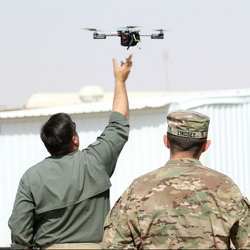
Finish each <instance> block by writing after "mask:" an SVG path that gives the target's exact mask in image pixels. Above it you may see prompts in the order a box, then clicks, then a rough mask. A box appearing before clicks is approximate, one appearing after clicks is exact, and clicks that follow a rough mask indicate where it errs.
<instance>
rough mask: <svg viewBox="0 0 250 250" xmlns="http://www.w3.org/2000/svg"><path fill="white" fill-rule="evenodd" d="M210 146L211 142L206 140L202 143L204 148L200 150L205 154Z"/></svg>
mask: <svg viewBox="0 0 250 250" xmlns="http://www.w3.org/2000/svg"><path fill="white" fill-rule="evenodd" d="M210 145H211V140H207V141H206V143H204V146H203V149H202V152H205V151H207V150H208V148H209V147H210Z"/></svg>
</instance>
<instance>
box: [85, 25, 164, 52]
mask: <svg viewBox="0 0 250 250" xmlns="http://www.w3.org/2000/svg"><path fill="white" fill-rule="evenodd" d="M137 28H138V27H137V26H126V27H124V28H121V29H118V30H117V31H116V33H110V34H106V33H100V30H98V29H95V28H82V29H84V30H88V31H92V32H93V38H94V39H106V38H107V37H109V36H110V37H111V36H118V37H120V41H121V46H125V47H127V49H129V48H130V47H133V46H136V45H137V44H138V42H140V41H141V37H150V38H151V39H164V31H165V30H163V29H156V30H155V31H157V33H152V34H140V30H138V29H137Z"/></svg>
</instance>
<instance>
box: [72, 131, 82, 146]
mask: <svg viewBox="0 0 250 250" xmlns="http://www.w3.org/2000/svg"><path fill="white" fill-rule="evenodd" d="M72 143H73V145H74V146H75V147H79V145H80V140H79V136H78V134H75V135H73V137H72Z"/></svg>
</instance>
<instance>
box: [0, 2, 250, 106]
mask: <svg viewBox="0 0 250 250" xmlns="http://www.w3.org/2000/svg"><path fill="white" fill-rule="evenodd" d="M249 13H250V1H248V0H154V1H151V0H147V1H145V0H136V1H135V0H126V1H117V0H105V1H104V0H103V1H101V0H99V1H98V0H91V1H87V0H71V1H69V0H22V1H20V0H8V1H7V0H0V31H1V34H0V37H1V38H0V85H1V91H0V105H5V106H21V105H23V104H24V103H25V102H26V101H27V99H28V98H29V97H30V96H31V95H32V94H34V93H41V92H78V91H79V90H80V89H81V88H82V87H84V86H87V85H88V86H89V85H99V86H101V87H102V88H103V89H104V90H105V91H112V90H113V85H114V80H113V73H112V58H113V57H114V58H116V59H117V60H118V61H120V60H122V59H123V58H124V57H126V56H128V55H129V54H130V53H132V54H133V62H134V66H133V69H132V72H131V74H130V78H129V79H128V82H127V85H128V90H129V91H200V90H211V89H213V90H216V89H237V88H250V71H249V69H250V33H249V24H250V15H249ZM126 25H138V26H140V29H141V31H142V33H146V32H147V33H151V32H152V30H153V29H158V28H163V29H166V30H167V31H166V33H165V39H164V40H151V39H149V38H143V39H142V41H141V43H140V45H139V47H136V48H132V49H130V50H127V49H126V48H125V47H121V46H120V42H119V38H109V39H106V40H93V39H92V33H91V32H88V31H84V30H81V27H96V28H99V29H101V30H103V31H107V32H110V31H116V30H117V29H118V28H120V27H123V26H126Z"/></svg>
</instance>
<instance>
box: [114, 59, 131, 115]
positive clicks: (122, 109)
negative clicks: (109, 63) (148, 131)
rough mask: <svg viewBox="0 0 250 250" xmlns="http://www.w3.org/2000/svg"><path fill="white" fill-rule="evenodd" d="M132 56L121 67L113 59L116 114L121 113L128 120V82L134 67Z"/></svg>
mask: <svg viewBox="0 0 250 250" xmlns="http://www.w3.org/2000/svg"><path fill="white" fill-rule="evenodd" d="M131 59H132V55H130V56H129V57H128V58H127V59H126V60H125V62H121V64H120V65H119V64H118V63H117V62H116V60H115V59H113V72H114V77H115V89H114V99H113V108H112V110H113V111H115V112H119V113H121V114H123V115H124V116H125V117H127V118H128V113H129V104H128V95H127V90H126V84H125V82H126V80H127V78H128V75H129V72H130V70H131V67H132V60H131Z"/></svg>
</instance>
